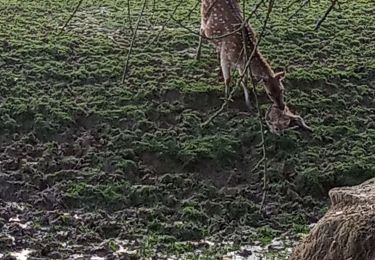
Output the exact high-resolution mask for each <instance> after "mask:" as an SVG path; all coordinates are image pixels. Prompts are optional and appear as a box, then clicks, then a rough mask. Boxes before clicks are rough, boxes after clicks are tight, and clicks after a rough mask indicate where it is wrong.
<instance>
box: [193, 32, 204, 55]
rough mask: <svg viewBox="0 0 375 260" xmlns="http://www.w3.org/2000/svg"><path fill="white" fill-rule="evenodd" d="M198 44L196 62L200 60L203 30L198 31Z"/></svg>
mask: <svg viewBox="0 0 375 260" xmlns="http://www.w3.org/2000/svg"><path fill="white" fill-rule="evenodd" d="M199 34H200V35H199V43H198V48H197V53H196V54H195V59H196V60H200V58H201V52H202V44H203V37H202V36H204V31H203V29H202V28H201V29H200V30H199Z"/></svg>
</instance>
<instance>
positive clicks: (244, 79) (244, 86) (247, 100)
mask: <svg viewBox="0 0 375 260" xmlns="http://www.w3.org/2000/svg"><path fill="white" fill-rule="evenodd" d="M238 71H239V73H240V77H241V78H242V80H241V85H242V89H243V94H244V97H245V103H246V107H247V109H248V110H249V111H250V110H251V103H250V95H249V90H248V89H247V85H248V84H247V83H248V82H247V75H244V73H245V70H244V69H242V68H240V69H239V70H238Z"/></svg>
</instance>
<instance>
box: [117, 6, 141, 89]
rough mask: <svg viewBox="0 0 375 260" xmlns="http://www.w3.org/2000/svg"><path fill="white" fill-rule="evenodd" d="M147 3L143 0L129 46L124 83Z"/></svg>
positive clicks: (123, 74)
mask: <svg viewBox="0 0 375 260" xmlns="http://www.w3.org/2000/svg"><path fill="white" fill-rule="evenodd" d="M146 3H147V0H143V5H142V9H141V11H140V12H139V15H138V20H137V24H136V26H135V30H134V32H133V38H132V41H131V44H130V47H129V51H128V56H127V58H126V62H125V66H124V71H123V73H122V83H124V82H125V78H126V74H127V72H128V66H129V61H130V55H131V52H132V50H133V46H134V43H135V38H136V36H137V31H138V27H139V22H140V21H141V19H142V16H143V12H144V10H145V7H146Z"/></svg>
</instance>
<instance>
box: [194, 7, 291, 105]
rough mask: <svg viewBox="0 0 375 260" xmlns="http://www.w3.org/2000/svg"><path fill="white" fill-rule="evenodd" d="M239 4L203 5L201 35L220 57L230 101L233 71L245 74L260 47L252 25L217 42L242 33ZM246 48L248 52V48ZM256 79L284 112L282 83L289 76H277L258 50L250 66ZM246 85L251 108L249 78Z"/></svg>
mask: <svg viewBox="0 0 375 260" xmlns="http://www.w3.org/2000/svg"><path fill="white" fill-rule="evenodd" d="M237 1H238V0H202V4H201V28H200V32H201V35H203V36H205V37H206V38H213V39H210V40H209V42H210V43H211V44H213V45H214V46H215V48H216V50H217V52H218V54H219V57H220V66H221V71H222V74H223V77H224V83H225V94H226V97H228V93H229V85H230V81H231V70H232V69H233V68H237V69H238V70H239V73H240V74H241V75H243V74H244V73H245V66H246V62H247V58H248V57H249V56H250V54H251V53H252V52H253V50H254V48H255V44H256V35H255V32H254V30H253V29H252V28H251V26H250V25H249V24H246V25H245V26H244V28H243V29H242V30H239V31H237V32H236V33H233V34H230V35H228V36H226V37H224V38H219V39H215V37H216V38H218V37H220V36H222V35H225V34H229V33H231V32H233V31H236V30H238V29H239V28H240V27H241V25H242V23H243V21H244V18H243V16H242V12H241V8H240V6H239V4H238V2H237ZM202 38H203V37H200V41H199V46H198V51H197V58H199V57H200V52H201V45H202ZM244 45H245V48H244ZM250 69H251V72H252V76H253V78H254V79H255V80H256V81H263V82H264V85H265V89H266V92H267V95H268V97H269V98H270V99H271V100H272V101H273V102H274V104H276V105H277V106H278V107H279V109H280V110H284V108H285V104H284V95H283V92H284V86H283V84H282V80H283V79H284V77H285V72H279V73H274V71H273V70H272V68H271V66H270V65H269V64H268V62H267V61H266V59H265V58H264V57H263V56H262V54H261V53H260V51H259V50H258V48H256V50H255V53H254V55H253V58H252V61H251V63H250ZM244 78H245V81H244V82H243V84H242V87H243V90H244V95H245V101H246V104H247V105H248V106H250V101H249V94H248V90H247V87H246V81H247V78H248V77H246V75H245V77H244Z"/></svg>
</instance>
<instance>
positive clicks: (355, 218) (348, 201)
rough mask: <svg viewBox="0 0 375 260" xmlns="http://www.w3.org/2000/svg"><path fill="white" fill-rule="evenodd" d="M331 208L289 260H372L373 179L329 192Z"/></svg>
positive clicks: (374, 221) (374, 253)
mask: <svg viewBox="0 0 375 260" xmlns="http://www.w3.org/2000/svg"><path fill="white" fill-rule="evenodd" d="M329 196H330V199H331V202H332V206H331V208H330V209H329V211H328V212H327V213H326V214H325V216H324V217H323V218H322V219H321V220H320V221H319V222H318V223H317V225H315V226H314V228H313V229H312V230H311V232H310V233H309V234H308V235H307V237H306V238H305V239H304V240H303V241H302V242H301V243H300V244H299V245H298V246H297V247H296V248H295V250H294V252H293V254H292V256H291V258H290V260H300V259H304V260H315V259H319V260H338V259H350V260H374V259H375V178H374V179H371V180H368V181H366V182H364V183H362V184H361V185H358V186H353V187H343V188H334V189H332V190H331V191H330V192H329Z"/></svg>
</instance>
